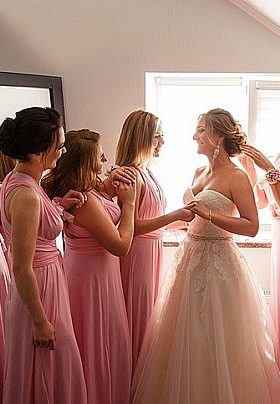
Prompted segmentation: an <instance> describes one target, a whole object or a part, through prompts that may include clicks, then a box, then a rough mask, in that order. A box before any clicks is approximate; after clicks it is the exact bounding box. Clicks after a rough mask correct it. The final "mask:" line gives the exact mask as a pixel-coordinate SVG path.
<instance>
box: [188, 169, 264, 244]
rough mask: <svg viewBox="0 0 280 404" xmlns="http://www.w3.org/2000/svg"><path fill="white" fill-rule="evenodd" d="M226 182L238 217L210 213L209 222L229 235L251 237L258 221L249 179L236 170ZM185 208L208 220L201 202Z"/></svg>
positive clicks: (195, 202)
mask: <svg viewBox="0 0 280 404" xmlns="http://www.w3.org/2000/svg"><path fill="white" fill-rule="evenodd" d="M228 181H229V184H230V190H231V195H232V200H233V202H234V203H235V205H236V207H237V209H238V212H239V215H240V217H229V216H226V215H223V214H221V213H218V212H215V211H212V213H211V221H212V223H214V224H215V225H216V226H219V227H221V228H222V229H224V230H226V231H228V232H230V233H235V234H240V235H245V236H251V237H253V236H255V235H256V234H257V232H258V228H259V221H258V212H257V207H256V203H255V198H254V193H253V189H252V186H251V184H250V181H249V178H248V177H247V175H246V174H245V173H244V172H243V171H242V170H238V171H235V172H234V174H232V175H231V177H230V178H229V179H228ZM187 207H188V208H189V209H190V210H191V211H192V212H194V213H195V214H197V215H199V216H201V217H202V218H204V219H206V220H209V218H210V216H209V208H208V206H206V205H205V203H204V202H202V201H201V200H194V201H192V202H190V203H189V204H188V205H187Z"/></svg>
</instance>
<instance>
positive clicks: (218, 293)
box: [132, 109, 280, 404]
mask: <svg viewBox="0 0 280 404" xmlns="http://www.w3.org/2000/svg"><path fill="white" fill-rule="evenodd" d="M194 140H195V141H196V142H197V144H198V153H201V154H204V155H206V156H207V158H208V160H209V165H208V166H206V167H202V168H199V169H198V170H197V171H196V173H195V177H194V181H193V185H192V189H191V190H189V192H188V195H189V194H190V193H191V194H192V196H193V197H192V198H191V201H189V203H188V205H187V207H188V208H189V209H190V210H191V211H193V212H194V213H195V214H196V217H195V219H194V220H193V221H192V222H191V224H190V226H189V232H188V235H187V237H186V239H185V241H184V243H183V245H182V246H181V247H180V249H179V251H178V253H177V257H176V260H175V264H174V268H173V269H172V270H170V271H169V273H168V276H167V278H166V279H165V282H164V285H163V287H162V290H161V293H160V296H159V299H158V302H157V304H156V306H155V309H154V311H153V314H152V317H151V320H150V322H149V325H148V328H147V332H146V335H145V339H144V343H143V347H142V350H141V353H140V357H139V360H138V364H137V367H136V371H135V375H134V378H133V384H132V401H133V403H134V404H138V403H143V404H179V403H180V404H270V403H273V404H277V403H279V400H280V373H279V370H278V368H277V365H276V362H275V354H274V344H275V342H276V341H275V338H276V336H275V331H274V329H273V326H272V321H271V318H270V315H269V311H268V308H267V304H266V301H265V299H264V297H263V293H262V290H261V288H260V286H259V285H258V284H257V282H256V280H255V279H254V276H253V274H252V272H251V270H250V268H249V267H248V265H247V262H246V260H245V258H244V257H243V255H242V253H241V252H240V250H239V249H238V247H237V246H236V244H235V243H234V242H233V240H232V233H235V234H242V235H249V236H255V235H256V233H257V231H258V213H257V208H256V204H255V200H254V195H253V191H252V187H251V185H250V182H249V179H248V177H247V175H246V174H245V173H244V171H242V170H241V169H239V168H238V167H237V166H235V165H234V164H233V162H232V161H231V159H230V157H231V156H234V155H237V154H239V153H240V145H241V144H244V143H245V141H246V136H245V134H244V133H243V132H242V129H241V126H240V125H239V123H237V122H236V121H235V120H234V119H233V117H232V115H231V114H230V113H229V112H227V111H225V110H222V109H214V110H211V111H209V112H207V113H205V114H203V115H201V116H200V117H199V121H198V125H197V129H196V133H195V135H194ZM185 202H186V203H187V202H188V201H185Z"/></svg>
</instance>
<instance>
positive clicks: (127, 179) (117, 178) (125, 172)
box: [108, 166, 137, 187]
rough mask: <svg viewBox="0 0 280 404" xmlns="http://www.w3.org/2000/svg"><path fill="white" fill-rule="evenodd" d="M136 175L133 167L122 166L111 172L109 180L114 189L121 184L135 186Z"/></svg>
mask: <svg viewBox="0 0 280 404" xmlns="http://www.w3.org/2000/svg"><path fill="white" fill-rule="evenodd" d="M136 173H137V170H135V168H133V167H126V166H121V167H118V168H116V169H114V170H113V171H111V173H110V175H109V177H108V179H109V181H110V183H111V184H112V185H113V186H114V187H117V186H118V185H119V184H120V182H124V183H125V184H128V185H129V184H134V183H135V182H136Z"/></svg>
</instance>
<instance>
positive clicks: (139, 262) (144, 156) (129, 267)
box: [116, 110, 194, 369]
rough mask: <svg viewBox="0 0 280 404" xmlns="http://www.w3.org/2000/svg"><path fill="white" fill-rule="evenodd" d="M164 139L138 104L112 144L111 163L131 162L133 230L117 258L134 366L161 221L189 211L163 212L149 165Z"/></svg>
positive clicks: (155, 274) (153, 289) (150, 298)
mask: <svg viewBox="0 0 280 404" xmlns="http://www.w3.org/2000/svg"><path fill="white" fill-rule="evenodd" d="M163 144H164V140H163V133H162V127H161V122H160V120H159V118H158V117H157V116H155V115H153V114H151V113H150V112H146V111H142V110H138V111H134V112H132V113H131V114H130V115H129V116H128V117H127V118H126V120H125V122H124V124H123V127H122V131H121V135H120V138H119V141H118V145H117V155H116V164H118V165H120V166H123V165H124V166H132V167H135V168H136V169H137V170H138V172H139V175H138V176H137V189H136V207H135V212H136V213H135V230H134V236H135V237H134V239H133V243H132V246H131V249H130V252H129V254H128V255H127V256H126V257H122V258H121V274H122V283H123V289H124V295H125V300H126V309H127V315H128V323H129V329H130V335H131V338H132V357H133V369H134V368H135V365H136V362H137V359H138V355H139V352H140V348H141V344H142V341H143V337H144V333H145V329H146V325H147V322H148V320H149V317H150V314H151V311H152V308H153V306H154V304H155V302H156V299H157V296H158V291H159V287H160V283H161V270H162V257H163V249H162V248H163V243H162V237H163V227H164V226H166V225H167V224H169V223H171V222H174V221H176V220H182V221H184V222H186V221H190V220H192V219H193V217H194V215H193V214H192V213H191V212H190V211H189V210H186V209H185V208H182V209H178V210H176V211H173V212H171V213H168V214H164V213H165V207H166V199H165V196H164V194H163V191H162V189H161V187H160V185H159V183H158V181H157V180H156V178H155V177H154V175H153V173H152V171H151V170H150V169H149V164H150V162H151V160H152V159H153V158H154V157H158V156H159V154H160V150H161V147H162V146H163Z"/></svg>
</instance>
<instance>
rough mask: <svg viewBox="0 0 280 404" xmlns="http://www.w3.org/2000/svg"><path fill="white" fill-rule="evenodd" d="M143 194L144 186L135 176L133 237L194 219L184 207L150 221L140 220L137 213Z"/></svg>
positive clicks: (138, 177)
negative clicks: (178, 221) (176, 222)
mask: <svg viewBox="0 0 280 404" xmlns="http://www.w3.org/2000/svg"><path fill="white" fill-rule="evenodd" d="M144 192H145V184H144V181H143V180H142V178H141V177H140V176H137V181H136V202H135V230H134V235H135V236H139V235H141V234H146V233H150V232H152V231H154V230H158V229H160V228H162V227H165V226H166V225H168V224H170V223H172V222H175V221H177V220H181V221H183V222H190V221H191V220H192V219H193V218H194V214H193V213H192V212H190V211H189V210H188V209H186V208H185V207H183V208H181V209H177V210H174V211H173V212H170V213H167V214H166V215H162V216H158V217H154V218H151V219H140V218H139V217H138V211H139V206H140V201H142V198H143V195H144Z"/></svg>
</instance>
